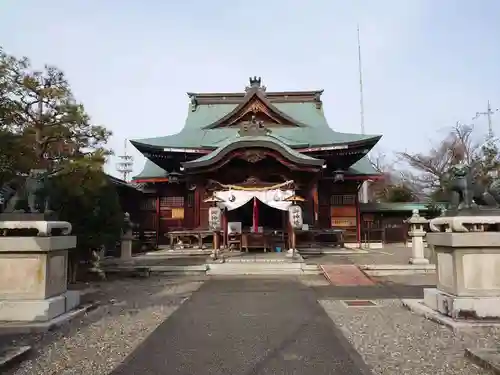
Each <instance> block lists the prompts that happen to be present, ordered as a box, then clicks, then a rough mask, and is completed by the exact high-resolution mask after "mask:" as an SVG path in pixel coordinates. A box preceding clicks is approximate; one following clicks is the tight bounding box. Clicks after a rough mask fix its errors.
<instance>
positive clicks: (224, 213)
mask: <svg viewBox="0 0 500 375" xmlns="http://www.w3.org/2000/svg"><path fill="white" fill-rule="evenodd" d="M221 221H222V232H221V234H222V246H224V248H226V247H227V210H226V209H225V208H224V209H223V210H222V220H221Z"/></svg>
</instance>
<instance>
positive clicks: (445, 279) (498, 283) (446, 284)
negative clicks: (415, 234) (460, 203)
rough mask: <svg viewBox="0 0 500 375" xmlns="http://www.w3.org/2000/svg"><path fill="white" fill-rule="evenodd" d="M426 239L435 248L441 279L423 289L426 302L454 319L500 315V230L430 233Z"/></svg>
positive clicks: (472, 219) (438, 272)
mask: <svg viewBox="0 0 500 375" xmlns="http://www.w3.org/2000/svg"><path fill="white" fill-rule="evenodd" d="M438 219H439V220H437V219H436V220H437V222H439V223H441V222H442V221H443V220H442V219H443V218H438ZM455 219H456V218H454V220H455ZM455 221H456V220H455ZM465 221H467V222H469V223H470V222H471V221H472V222H473V221H474V217H469V218H468V220H465ZM498 222H500V217H499V218H498V219H497V223H498ZM431 223H432V222H431ZM463 223H464V221H461V224H463ZM473 224H474V225H475V224H476V223H473ZM452 225H453V223H452ZM495 225H498V224H495ZM431 227H432V225H431ZM466 227H467V226H466ZM434 228H436V227H435V226H434ZM437 229H439V228H437ZM448 230H449V229H448ZM427 242H428V243H429V244H430V245H433V246H434V249H435V253H436V259H437V266H436V273H437V279H438V281H437V288H435V289H434V288H433V289H425V290H424V304H425V305H426V306H427V307H429V308H431V309H433V310H435V311H437V312H439V313H441V314H443V315H445V316H449V317H451V318H453V319H459V318H473V319H497V318H500V272H499V270H500V232H492V231H474V232H473V231H468V232H463V231H462V232H451V231H448V232H440V233H428V234H427Z"/></svg>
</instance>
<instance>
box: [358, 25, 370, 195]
mask: <svg viewBox="0 0 500 375" xmlns="http://www.w3.org/2000/svg"><path fill="white" fill-rule="evenodd" d="M357 30H358V72H359V116H360V126H361V134H363V135H364V134H365V103H364V98H363V64H362V63H361V37H360V33H359V24H358V25H357ZM361 202H363V203H368V182H367V181H364V182H363V184H362V185H361Z"/></svg>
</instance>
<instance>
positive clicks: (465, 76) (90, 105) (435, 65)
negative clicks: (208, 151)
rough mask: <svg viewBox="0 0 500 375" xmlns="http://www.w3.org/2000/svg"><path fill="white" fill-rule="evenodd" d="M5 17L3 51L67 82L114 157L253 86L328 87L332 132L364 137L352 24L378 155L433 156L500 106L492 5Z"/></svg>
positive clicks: (191, 8)
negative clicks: (205, 98) (215, 96)
mask: <svg viewBox="0 0 500 375" xmlns="http://www.w3.org/2000/svg"><path fill="white" fill-rule="evenodd" d="M0 14H1V16H2V17H1V22H0V44H1V45H3V46H4V47H5V49H6V51H7V52H9V53H12V54H15V55H26V56H28V57H30V58H31V59H32V61H33V62H34V64H35V65H36V66H39V67H41V66H43V64H44V63H50V64H54V65H57V66H58V67H59V68H61V69H62V70H64V71H65V72H66V73H67V75H68V78H69V80H70V83H71V85H72V87H73V89H74V92H75V94H76V96H77V98H78V99H79V100H81V101H82V102H83V103H84V104H85V106H86V108H87V110H88V112H89V113H90V115H91V116H92V118H93V119H94V120H95V122H97V123H101V124H104V125H106V126H107V127H109V128H110V129H112V130H113V132H114V137H113V139H112V142H111V147H112V148H113V149H114V150H115V152H116V153H118V154H120V153H121V152H122V151H123V144H124V140H125V139H126V138H128V139H134V138H143V137H153V136H162V135H167V134H172V133H175V132H177V131H179V130H180V129H181V128H182V126H183V123H184V120H185V117H186V115H187V113H188V103H189V101H188V98H187V96H186V92H187V91H194V92H204V91H208V92H214V91H215V92H216V91H242V90H243V88H244V87H245V85H246V84H247V81H248V77H249V76H254V75H257V76H262V79H263V83H264V84H265V85H266V86H267V88H268V90H269V91H281V90H310V89H320V88H322V89H325V92H324V94H323V102H324V108H325V112H326V116H327V119H328V121H329V124H330V126H331V127H332V128H333V129H334V130H338V131H343V132H359V130H360V115H359V82H358V65H357V64H358V62H357V58H358V57H357V37H356V25H357V23H359V25H360V28H361V45H362V58H363V74H364V96H365V126H366V132H367V133H371V134H382V135H383V139H382V141H381V143H380V146H381V148H382V149H383V150H384V151H386V152H391V151H394V150H405V149H407V150H411V151H418V150H425V149H426V148H428V147H429V142H430V141H431V140H432V139H436V138H437V135H436V133H437V132H440V133H439V134H441V135H442V134H443V131H444V130H443V129H445V128H447V127H450V126H452V125H453V124H454V123H455V122H456V121H458V120H460V121H463V122H468V121H470V120H471V119H472V117H473V116H474V114H475V113H476V112H477V111H485V110H486V105H487V101H488V100H491V102H492V105H493V106H494V107H495V108H497V107H500V44H499V42H498V41H499V39H500V22H499V21H498V20H500V1H498V0H365V1H361V0H358V1H355V0H342V1H341V0H308V1H304V0H302V1H298V0H265V1H264V0H252V1H248V0H247V1H242V0H206V1H204V0H177V1H174V0H163V1H162V0H140V1H139V0H120V1H118V0H115V1H111V0H108V1H105V0H71V1H69V0H45V1H40V0H0ZM494 121H496V124H500V115H498V118H496V119H495V118H494ZM476 127H477V128H478V129H479V130H484V131H485V130H486V121H485V119H484V118H483V119H481V120H479V121H478V122H477V124H476ZM495 127H496V128H498V127H497V126H496V125H495ZM439 134H438V135H439ZM130 148H131V146H129V149H130ZM132 152H133V154H134V156H136V163H135V164H136V165H135V168H134V172H136V173H137V172H139V171H140V170H141V168H142V165H143V163H144V159H143V158H142V157H140V154H139V153H137V152H136V151H135V150H134V151H132ZM115 161H116V160H111V161H110V165H109V166H108V172H111V173H113V174H116V172H115V170H114V169H115V167H114V163H115Z"/></svg>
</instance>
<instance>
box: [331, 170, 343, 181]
mask: <svg viewBox="0 0 500 375" xmlns="http://www.w3.org/2000/svg"><path fill="white" fill-rule="evenodd" d="M333 181H334V182H342V181H344V171H343V170H341V169H337V170H336V171H334V172H333Z"/></svg>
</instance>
